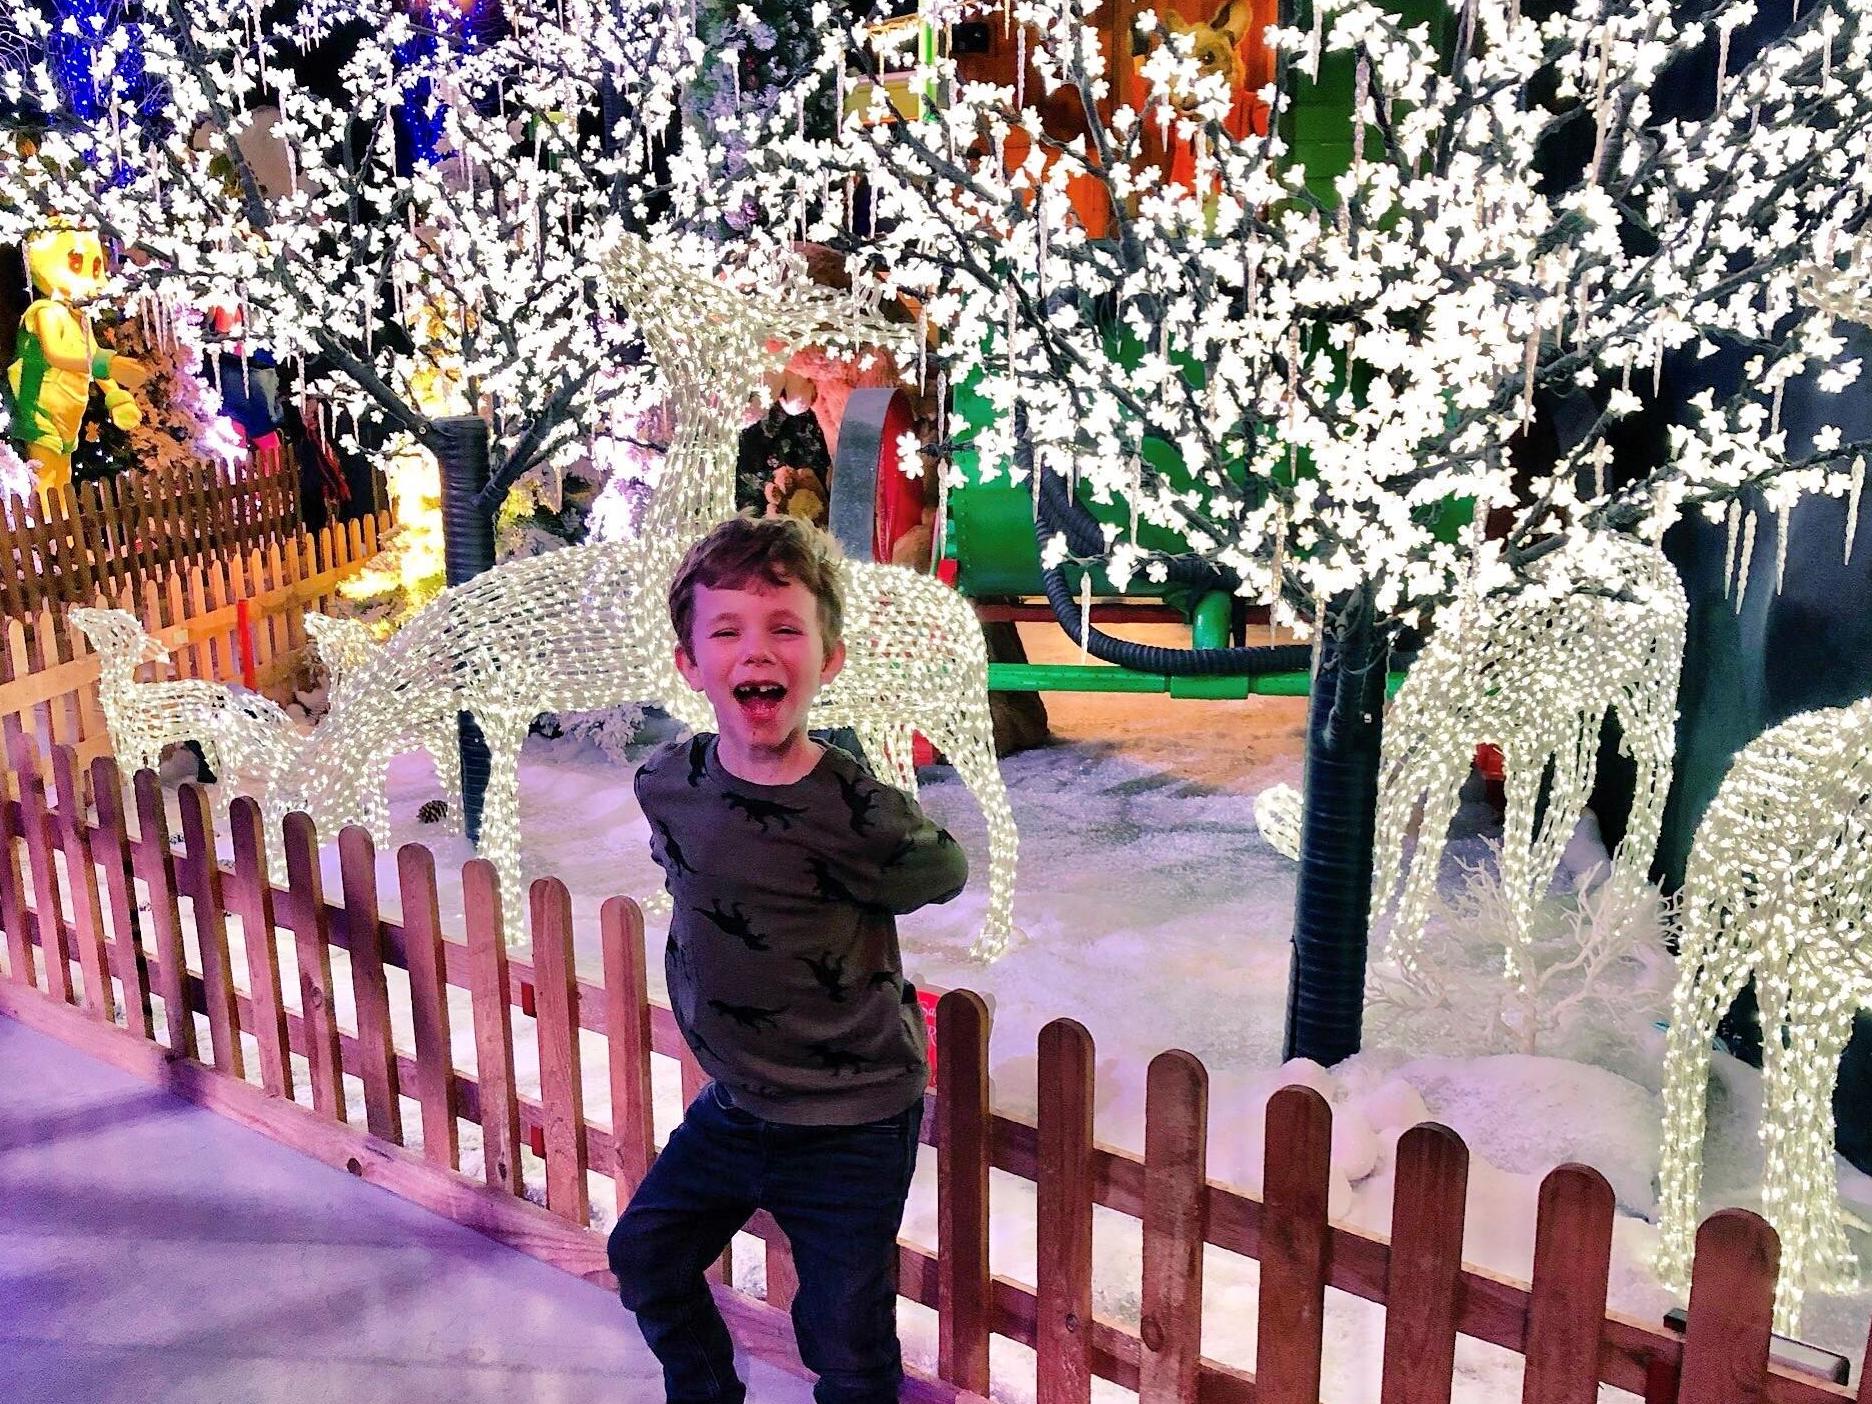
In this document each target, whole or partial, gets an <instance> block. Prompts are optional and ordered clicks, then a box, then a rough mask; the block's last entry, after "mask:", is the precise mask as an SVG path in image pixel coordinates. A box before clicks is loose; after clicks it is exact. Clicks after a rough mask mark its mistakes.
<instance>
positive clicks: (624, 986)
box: [598, 897, 656, 1216]
mask: <svg viewBox="0 0 1872 1404" xmlns="http://www.w3.org/2000/svg"><path fill="white" fill-rule="evenodd" d="M598 930H599V935H600V937H601V938H602V940H603V943H604V983H605V1039H606V1052H607V1054H608V1055H609V1056H608V1058H607V1061H608V1063H609V1065H610V1071H611V1157H612V1160H611V1180H612V1183H613V1184H614V1185H615V1186H616V1187H617V1212H618V1214H619V1215H620V1216H621V1215H622V1214H623V1213H624V1206H625V1205H627V1204H629V1203H630V1197H631V1195H633V1194H635V1193H636V1191H637V1186H638V1185H640V1184H642V1183H643V1177H644V1176H645V1175H647V1174H649V1173H650V1162H651V1160H652V1159H653V1158H654V1157H655V1155H656V1129H655V1124H654V1121H653V1116H652V1111H653V1108H652V1103H651V1097H650V994H649V990H648V988H647V986H646V983H645V971H644V946H643V912H642V911H641V910H640V909H639V908H638V906H637V904H636V903H635V902H633V901H631V899H630V898H628V897H612V898H609V899H608V900H607V901H606V902H605V904H604V906H603V907H601V908H599V911H598Z"/></svg>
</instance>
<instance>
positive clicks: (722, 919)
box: [695, 898, 773, 951]
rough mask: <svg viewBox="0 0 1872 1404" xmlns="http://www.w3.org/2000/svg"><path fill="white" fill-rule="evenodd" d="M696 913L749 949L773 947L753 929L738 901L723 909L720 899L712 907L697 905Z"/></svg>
mask: <svg viewBox="0 0 1872 1404" xmlns="http://www.w3.org/2000/svg"><path fill="white" fill-rule="evenodd" d="M695 910H696V915H697V916H699V917H701V918H703V919H704V920H705V921H708V922H711V923H712V924H713V925H714V926H715V927H716V928H718V929H719V930H720V931H721V932H722V934H723V935H725V936H733V937H734V938H735V939H736V940H738V941H740V942H741V943H742V944H743V945H744V946H746V947H747V948H748V949H749V950H750V951H766V950H772V949H773V948H772V947H771V946H770V945H768V943H767V938H766V937H765V936H763V935H761V934H760V933H759V932H758V931H756V930H755V929H754V923H753V921H752V919H751V918H750V917H749V916H748V914H747V913H746V912H744V911H742V910H741V904H740V903H739V902H736V903H734V904H733V905H731V906H730V907H728V908H727V909H726V910H723V908H722V904H721V901H720V899H719V898H718V899H716V902H715V904H714V905H713V906H712V907H708V908H702V907H697V908H696V909H695Z"/></svg>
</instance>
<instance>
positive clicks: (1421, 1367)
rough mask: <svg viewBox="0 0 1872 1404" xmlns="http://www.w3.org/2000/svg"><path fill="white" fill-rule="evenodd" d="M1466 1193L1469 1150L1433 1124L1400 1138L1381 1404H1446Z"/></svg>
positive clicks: (1387, 1282) (1453, 1359) (1459, 1290)
mask: <svg viewBox="0 0 1872 1404" xmlns="http://www.w3.org/2000/svg"><path fill="white" fill-rule="evenodd" d="M1468 1188H1469V1149H1468V1147H1467V1146H1465V1145H1464V1144H1463V1143H1462V1138H1461V1137H1460V1136H1458V1135H1457V1134H1456V1133H1455V1132H1454V1131H1452V1130H1450V1129H1449V1127H1447V1126H1439V1125H1437V1124H1436V1123H1435V1122H1434V1121H1429V1122H1425V1123H1424V1124H1423V1125H1421V1126H1413V1127H1412V1128H1411V1129H1410V1130H1408V1131H1406V1132H1405V1133H1404V1135H1403V1136H1402V1137H1401V1138H1400V1139H1399V1141H1398V1147H1397V1186H1396V1188H1395V1190H1394V1191H1393V1195H1392V1200H1391V1262H1390V1267H1389V1270H1388V1272H1387V1273H1386V1279H1385V1338H1384V1384H1383V1386H1382V1392H1381V1393H1380V1395H1379V1398H1380V1401H1381V1404H1449V1398H1450V1390H1451V1387H1452V1385H1453V1384H1454V1383H1455V1373H1456V1317H1457V1312H1458V1310H1459V1308H1460V1306H1461V1297H1462V1242H1463V1207H1464V1201H1465V1198H1466V1196H1467V1193H1468Z"/></svg>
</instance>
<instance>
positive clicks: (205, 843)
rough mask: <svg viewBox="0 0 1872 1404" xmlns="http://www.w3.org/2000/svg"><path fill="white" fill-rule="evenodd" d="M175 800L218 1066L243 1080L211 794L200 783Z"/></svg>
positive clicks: (184, 789) (186, 889)
mask: <svg viewBox="0 0 1872 1404" xmlns="http://www.w3.org/2000/svg"><path fill="white" fill-rule="evenodd" d="M176 799H177V803H178V804H179V805H180V807H181V811H182V870H183V873H184V874H185V878H184V881H183V884H182V889H183V891H184V892H185V893H186V894H187V895H188V899H189V906H190V909H191V915H192V917H193V918H194V927H195V941H196V946H197V949H199V950H200V952H201V964H202V987H203V989H204V991H205V992H206V995H207V1005H208V1008H207V1014H208V1038H209V1042H210V1043H211V1044H212V1045H213V1049H214V1065H215V1067H216V1068H218V1069H220V1070H221V1071H222V1072H224V1073H227V1074H228V1075H229V1076H231V1077H244V1076H245V1075H246V1071H245V1060H244V1059H243V1058H242V1056H241V1041H240V1012H239V1010H238V1009H237V1008H236V1007H235V1004H234V967H233V964H232V962H231V961H230V960H229V959H228V935H227V908H226V906H225V904H224V903H223V901H222V897H221V865H220V862H219V861H218V859H217V858H216V856H215V832H214V816H213V815H212V814H211V813H210V812H209V809H208V792H207V791H206V790H204V789H202V787H201V786H200V785H195V784H187V785H184V786H183V787H182V790H181V793H180V794H178V795H177V797H176Z"/></svg>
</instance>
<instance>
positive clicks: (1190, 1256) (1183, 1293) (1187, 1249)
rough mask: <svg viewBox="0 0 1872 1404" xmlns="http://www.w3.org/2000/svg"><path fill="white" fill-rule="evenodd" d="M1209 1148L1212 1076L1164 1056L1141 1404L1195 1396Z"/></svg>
mask: <svg viewBox="0 0 1872 1404" xmlns="http://www.w3.org/2000/svg"><path fill="white" fill-rule="evenodd" d="M1208 1147H1209V1075H1208V1073H1207V1072H1206V1071H1205V1070H1204V1069H1203V1065H1202V1063H1201V1062H1200V1061H1198V1060H1197V1058H1196V1057H1195V1056H1194V1055H1193V1054H1190V1053H1186V1052H1184V1051H1182V1050H1181V1049H1171V1050H1170V1051H1168V1052H1164V1053H1159V1054H1158V1055H1157V1056H1156V1057H1155V1058H1153V1059H1151V1063H1150V1067H1149V1069H1148V1070H1147V1072H1146V1074H1145V1092H1144V1218H1143V1224H1144V1272H1143V1299H1142V1311H1141V1313H1140V1316H1139V1320H1138V1335H1139V1338H1140V1340H1141V1341H1142V1344H1143V1347H1144V1349H1143V1351H1142V1352H1141V1353H1140V1354H1139V1356H1138V1400H1139V1404H1180V1401H1183V1400H1188V1399H1194V1398H1195V1397H1196V1386H1197V1371H1198V1365H1199V1363H1200V1361H1201V1358H1202V1301H1203V1295H1202V1283H1203V1219H1204V1217H1205V1213H1206V1204H1207V1200H1206V1196H1205V1195H1204V1192H1203V1187H1204V1185H1205V1184H1206V1183H1207V1181H1208V1165H1209V1161H1208Z"/></svg>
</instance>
